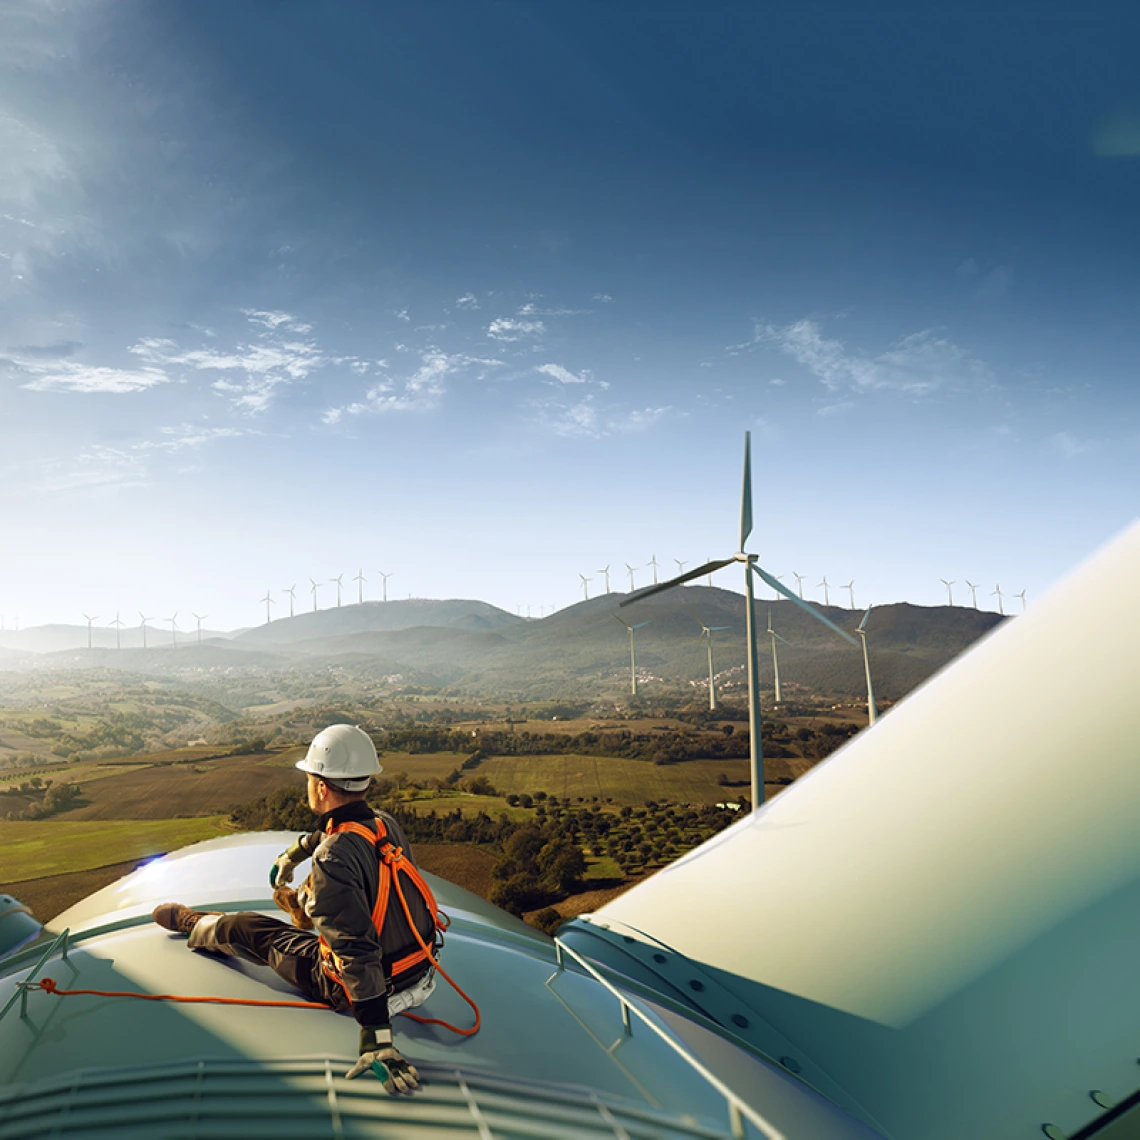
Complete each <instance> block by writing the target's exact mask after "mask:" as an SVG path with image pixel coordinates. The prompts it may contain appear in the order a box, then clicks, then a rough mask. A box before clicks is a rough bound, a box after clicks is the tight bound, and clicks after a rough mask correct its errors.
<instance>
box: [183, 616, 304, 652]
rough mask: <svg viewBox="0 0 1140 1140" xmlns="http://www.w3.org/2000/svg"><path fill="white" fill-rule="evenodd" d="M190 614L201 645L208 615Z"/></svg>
mask: <svg viewBox="0 0 1140 1140" xmlns="http://www.w3.org/2000/svg"><path fill="white" fill-rule="evenodd" d="M190 613H191V616H192V617H193V618H194V620H195V621H196V622H197V623H198V644H199V645H201V644H202V622H204V621H205V620H206V618H208V617H209V616H210V615H209V614H196V613H194V611H193V610H191V611H190ZM289 616H290V617H292V616H293V615H292V614H290V615H289Z"/></svg>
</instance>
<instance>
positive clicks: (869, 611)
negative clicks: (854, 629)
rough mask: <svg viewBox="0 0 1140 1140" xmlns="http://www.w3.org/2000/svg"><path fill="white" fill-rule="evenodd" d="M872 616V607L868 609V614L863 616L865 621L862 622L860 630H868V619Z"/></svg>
mask: <svg viewBox="0 0 1140 1140" xmlns="http://www.w3.org/2000/svg"><path fill="white" fill-rule="evenodd" d="M870 616H871V607H870V606H868V607H867V612H866V613H865V614H864V615H863V620H862V621H861V622H860V623H859V628H860V629H866V628H867V619H868V618H869V617H870Z"/></svg>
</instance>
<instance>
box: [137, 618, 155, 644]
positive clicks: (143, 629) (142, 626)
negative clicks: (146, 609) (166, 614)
mask: <svg viewBox="0 0 1140 1140" xmlns="http://www.w3.org/2000/svg"><path fill="white" fill-rule="evenodd" d="M139 617H141V618H142V621H141V622H139V627H140V628H141V629H142V635H143V649H145V648H146V623H147V622H148V621H154V618H153V617H145V616H144V615H143V612H142V610H139Z"/></svg>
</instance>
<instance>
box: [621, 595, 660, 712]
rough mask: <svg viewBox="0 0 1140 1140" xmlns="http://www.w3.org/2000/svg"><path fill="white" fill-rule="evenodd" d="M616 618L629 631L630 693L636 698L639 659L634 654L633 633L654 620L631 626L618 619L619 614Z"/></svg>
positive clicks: (622, 619)
mask: <svg viewBox="0 0 1140 1140" xmlns="http://www.w3.org/2000/svg"><path fill="white" fill-rule="evenodd" d="M614 617H615V618H617V620H618V621H620V622H621V624H622V625H624V626H625V628H626V629H627V630H629V691H630V693H631V694H632V695H633V696H635V697H636V696H637V657H636V656H635V655H634V652H633V631H634V630H635V629H641V627H642V626H645V625H648V624H649V621H651V620H652V619H651V618H650V619H649V620H647V621H639V622H638V623H637V625H630V624H629V622H627V621H626V620H625V619H624V618H621V617H618V615H617V614H614Z"/></svg>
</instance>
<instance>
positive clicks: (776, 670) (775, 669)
mask: <svg viewBox="0 0 1140 1140" xmlns="http://www.w3.org/2000/svg"><path fill="white" fill-rule="evenodd" d="M768 633H769V634H770V635H771V638H772V674H773V676H774V677H775V679H776V704H778V705H781V704H783V703H784V698H783V696H782V694H781V693H780V660H779V658H778V657H777V656H776V642H777V641H783V642H784V644H785V645H787V644H788V643H787V641H785V640H784V638H782V637H781V636H780V635H779V634H778V633H777V632H776V631H775V630H774V629H773V628H772V610H771V608H769V610H768Z"/></svg>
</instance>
